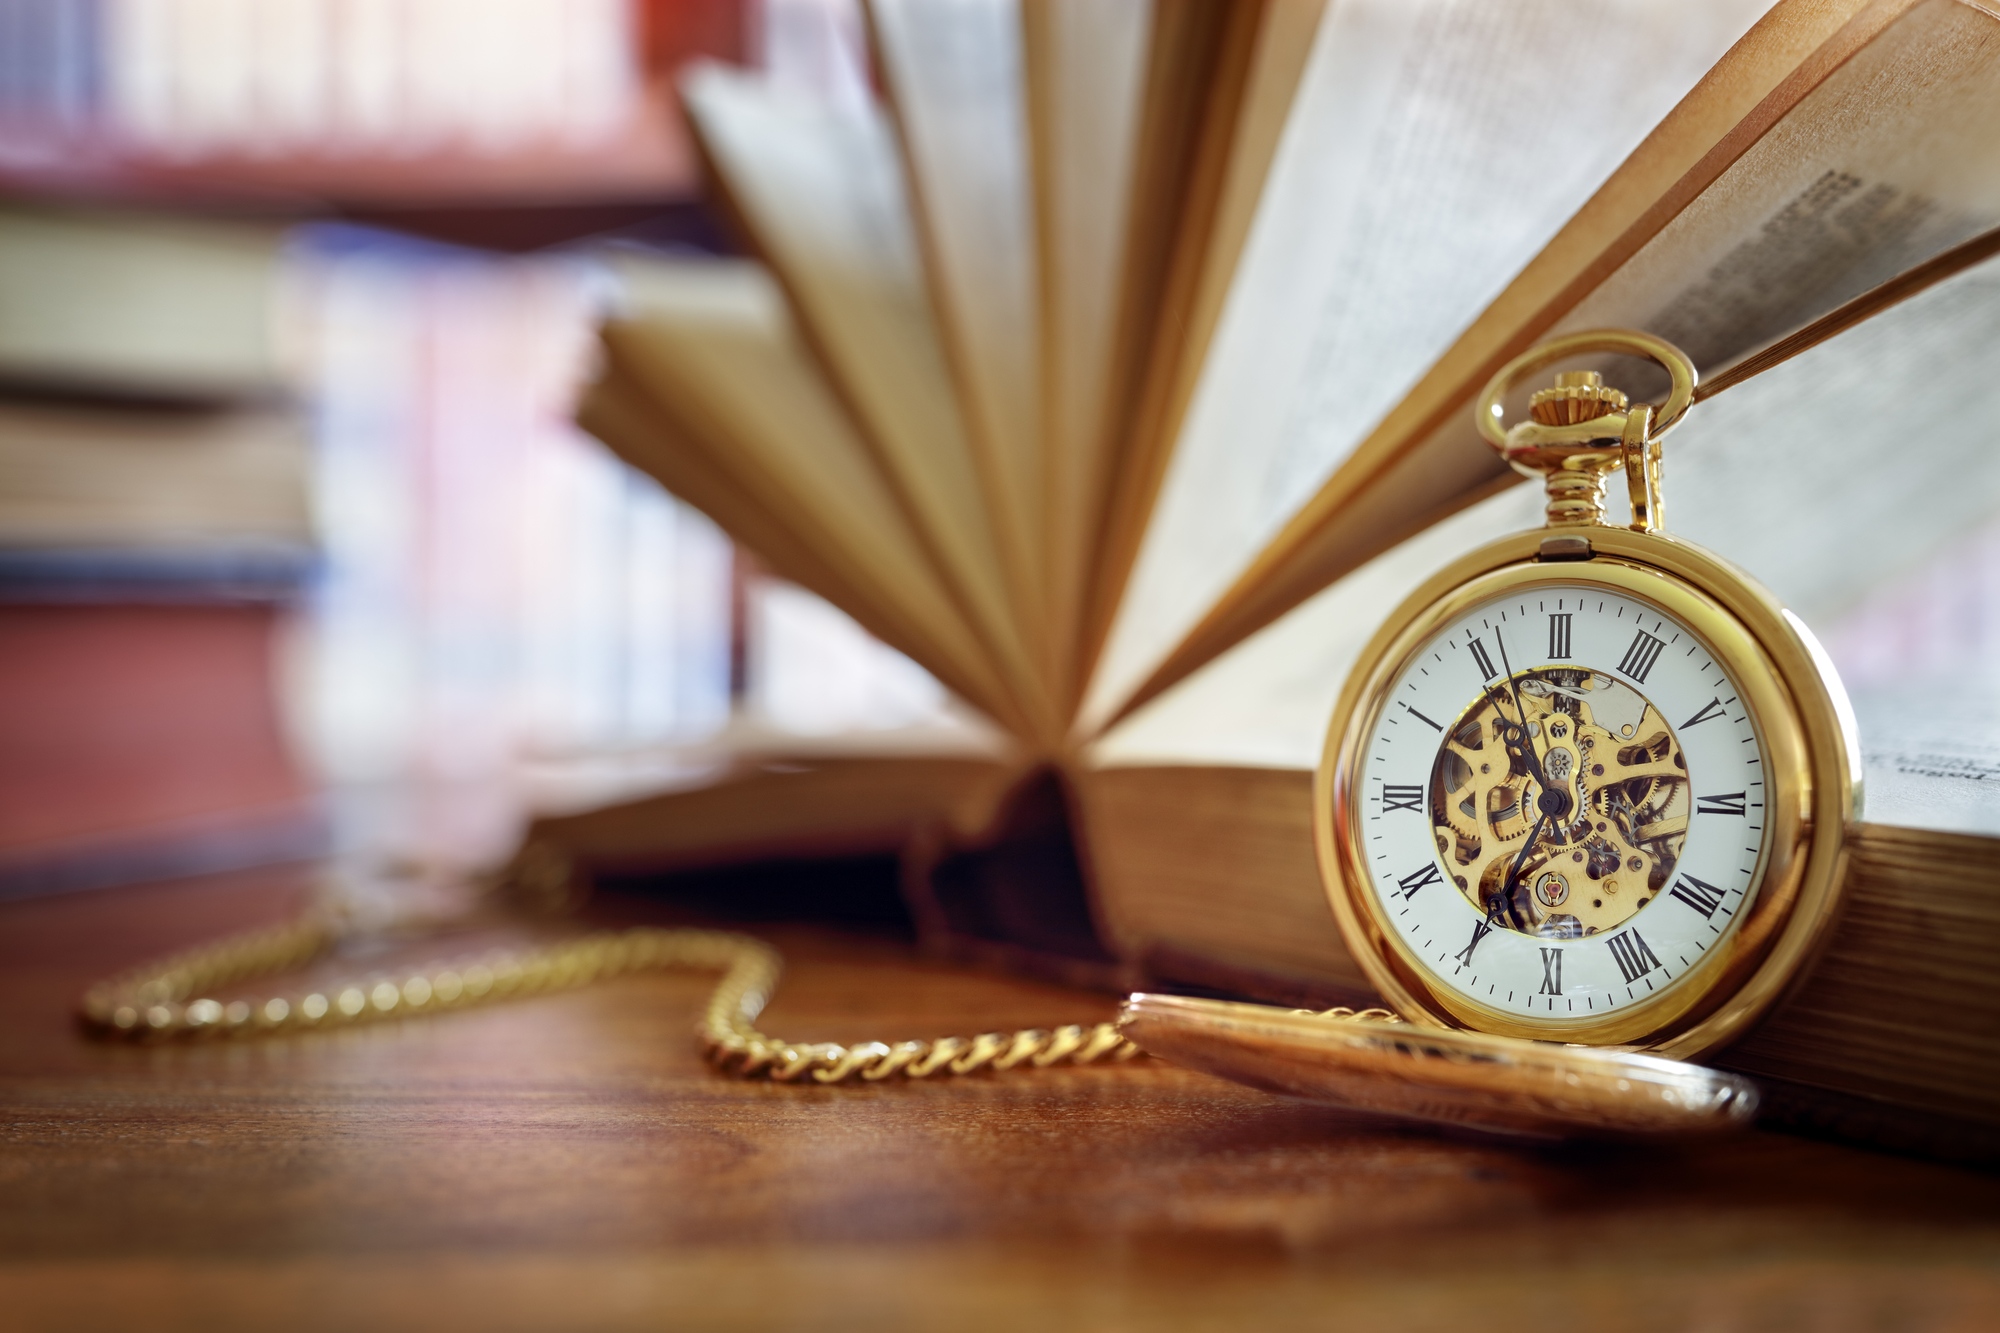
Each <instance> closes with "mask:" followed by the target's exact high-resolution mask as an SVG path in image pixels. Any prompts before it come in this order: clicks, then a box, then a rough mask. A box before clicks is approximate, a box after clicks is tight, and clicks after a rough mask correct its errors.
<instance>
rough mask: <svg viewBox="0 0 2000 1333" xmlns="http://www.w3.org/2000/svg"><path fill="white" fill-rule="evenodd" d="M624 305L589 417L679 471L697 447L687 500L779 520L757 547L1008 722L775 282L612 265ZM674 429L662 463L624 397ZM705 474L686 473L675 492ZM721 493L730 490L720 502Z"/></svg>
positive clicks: (746, 266) (741, 264) (746, 274)
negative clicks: (698, 462) (627, 418)
mask: <svg viewBox="0 0 2000 1333" xmlns="http://www.w3.org/2000/svg"><path fill="white" fill-rule="evenodd" d="M616 268H617V272H618V275H619V277H620V278H621V279H622V281H623V285H624V287H625V291H626V294H627V295H626V302H625V304H626V309H625V310H624V312H623V313H622V315H621V316H620V318H618V319H616V320H614V321H613V322H612V323H610V324H609V325H608V326H607V327H606V329H605V331H604V345H605V351H606V363H607V364H606V368H605V373H604V375H603V376H602V377H601V379H600V381H599V383H598V384H597V385H595V386H594V387H593V389H592V391H591V392H590V394H589V395H588V396H587V397H586V400H585V402H584V404H583V406H582V408H581V409H580V413H579V415H580V417H581V419H582V420H583V422H584V423H585V424H586V425H587V426H589V427H590V428H591V429H593V430H596V431H597V432H598V433H599V434H600V435H602V436H604V437H606V438H607V439H609V440H610V441H611V442H612V443H613V445H614V446H615V447H617V448H618V449H619V450H620V452H622V453H625V454H626V455H627V456H628V457H631V458H632V459H634V461H637V462H639V463H640V464H641V465H642V466H651V467H652V468H653V469H654V470H655V471H670V470H672V469H674V468H675V467H676V466H677V465H680V464H684V463H685V462H686V461H687V460H688V456H689V455H690V454H696V453H698V454H700V455H701V456H702V458H703V459H704V460H705V461H706V463H707V464H708V466H709V468H710V470H711V471H712V472H713V473H715V474H718V475H717V478H716V480H714V481H709V482H707V483H706V493H704V494H701V495H697V496H690V497H689V498H691V499H696V500H700V501H702V502H704V503H706V504H708V505H710V506H714V505H717V504H724V505H728V506H729V507H730V508H731V510H732V511H733V512H734V513H735V514H736V515H737V517H736V519H735V522H736V523H737V524H740V523H741V522H742V521H743V519H742V517H741V514H742V513H743V512H744V511H756V512H757V513H758V514H759V515H760V516H761V517H763V518H765V519H768V520H771V521H775V523H776V525H777V527H778V529H779V531H778V532H776V533H770V532H767V533H764V534H762V536H763V540H762V541H760V542H759V550H760V551H761V552H762V553H763V554H764V557H765V559H766V560H768V561H770V562H772V563H773V565H774V566H775V567H776V568H777V569H778V570H779V572H781V573H783V574H784V575H785V576H786V577H787V578H791V579H793V580H795V581H798V582H802V583H804V584H805V585H806V586H808V587H811V588H813V589H814V590H815V591H818V592H820V593H821V594H822V595H825V596H828V597H830V598H831V599H832V600H833V601H835V602H837V603H839V604H840V605H842V606H845V607H847V608H849V610H850V613H852V614H854V615H856V616H857V617H858V618H859V619H860V620H861V621H862V623H863V624H865V625H867V626H868V627H869V628H870V629H871V630H872V631H873V632H874V633H876V634H877V635H879V636H880V637H881V638H883V639H884V640H886V641H887V642H888V643H890V644H891V645H893V646H894V647H896V648H898V649H900V650H901V651H903V652H905V653H908V654H909V655H910V656H912V657H914V658H916V659H917V660H918V661H919V662H921V663H923V664H924V665H925V666H927V667H928V668H929V669H930V670H931V671H932V672H934V673H935V674H936V675H938V676H939V677H940V678H941V679H943V680H945V681H946V682H948V683H949V684H950V685H951V686H952V688H954V689H956V690H957V691H959V693H961V694H962V695H964V696H965V697H966V698H967V699H969V700H972V701H973V702H974V703H976V704H978V705H979V706H980V707H982V708H985V709H987V710H988V711H989V712H993V713H995V714H996V715H999V716H1006V715H1007V713H1008V708H1009V705H1008V700H1007V696H1006V690H1005V686H1004V683H1003V682H1001V681H1000V680H999V679H998V678H997V677H996V676H995V675H994V674H993V671H992V667H991V663H990V661H989V659H988V657H987V655H986V653H985V652H984V651H983V650H982V648H981V646H980V643H979V639H978V636H977V635H976V634H975V633H973V631H972V629H971V627H970V625H969V624H968V623H967V622H966V620H965V618H964V617H963V616H962V615H961V614H960V613H959V611H958V609H957V607H956V606H955V605H954V604H953V603H952V600H951V596H950V593H949V591H948V590H947V589H946V588H945V586H944V585H943V583H942V582H940V581H939V579H938V577H937V575H936V573H935V571H934V569H933V568H932V565H931V563H930V561H929V560H928V559H927V558H926V556H925V553H924V549H923V544H922V541H921V540H920V538H919V537H918V535H917V533H916V531H915V530H914V528H913V527H912V525H911V524H910V522H909V520H908V519H907V518H906V517H905V516H904V515H903V512H902V511H901V509H900V508H899V507H898V506H897V504H896V500H895V496H894V495H893V493H892V492H891V490H890V487H889V486H888V484H887V483H886V482H885V481H884V480H883V478H882V476H881V474H880V471H879V469H878V468H877V467H876V465H875V462H874V459H873V458H872V457H871V456H870V454H869V452H868V449H867V446H866V445H865V444H864V443H863V442H862V440H861V438H860V436H859V434H858V433H857V432H856V430H855V429H854V426H853V424H852V422H851V420H850V418H849V417H848V416H847V414H846V412H845V411H843V410H842V408H841V405H840V403H839V401H838V400H837V399H836V398H834V396H833V395H832V394H831V393H830V392H829V391H828V389H827V388H826V383H825V380H824V379H823V378H822V377H821V376H820V375H819V373H818V371H817V369H816V367H815V366H814V365H813V363H812V360H811V358H810V356H809V355H808V354H807V353H806V351H805V348H804V346H803V345H802V344H801V343H800V341H799V338H798V335H797V332H796V330H795V329H794V327H793V325H792V322H791V318H790V316H789V314H788V312H787V311H786V309H785V305H784V299H783V297H782V295H781V294H780V293H779V292H778V290H777V287H776V284H774V283H773V282H772V281H771V279H770V277H769V275H768V274H766V273H765V272H764V271H763V270H762V269H761V268H760V267H759V266H757V265H755V264H752V263H748V262H745V261H706V260H693V261H689V260H664V259H661V260H650V261H647V260H639V259H636V258H632V257H621V258H620V259H619V261H618V262H617V265H616ZM634 400H636V401H637V403H638V406H639V410H641V411H642V412H643V413H645V414H647V415H650V416H653V417H654V418H656V419H658V418H667V417H671V418H673V419H675V420H676V421H678V422H679V423H680V427H681V429H680V432H679V435H678V438H677V439H676V440H675V441H674V447H673V449H672V450H671V451H670V452H671V453H672V455H673V456H671V457H664V458H663V457H661V456H660V455H661V450H660V449H659V447H658V443H657V441H655V440H650V439H649V438H647V436H646V434H645V433H644V432H643V431H639V432H630V431H627V430H626V429H623V428H621V426H620V425H619V420H620V419H619V418H618V417H616V416H614V415H613V412H614V409H615V404H616V403H617V402H620V401H623V402H627V403H631V402H633V401H634ZM703 486H704V479H697V478H693V477H681V478H679V489H682V490H683V491H686V490H688V489H690V488H696V487H703ZM722 486H727V487H728V488H729V495H728V496H723V495H720V494H716V493H714V492H715V491H716V489H718V488H720V487H722Z"/></svg>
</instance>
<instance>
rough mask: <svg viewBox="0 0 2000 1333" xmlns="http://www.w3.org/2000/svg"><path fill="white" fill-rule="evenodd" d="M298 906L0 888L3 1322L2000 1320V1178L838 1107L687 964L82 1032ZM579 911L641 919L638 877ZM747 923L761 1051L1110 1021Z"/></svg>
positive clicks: (1910, 1166)
mask: <svg viewBox="0 0 2000 1333" xmlns="http://www.w3.org/2000/svg"><path fill="white" fill-rule="evenodd" d="M304 889H305V876H304V874H303V873H302V872H299V873H266V874H260V875H244V876H236V877H231V878H217V879H211V880H204V881H187V882H183V883H180V884H175V885H169V886H158V887H154V888H150V889H145V890H132V891H119V892H105V893H96V894H79V895H73V896H70V897H67V898H60V899H49V900H42V901H38V902H29V903H20V904H14V905H11V906H7V907H5V908H0V1005H4V1008H0V1012H4V1014H5V1015H6V1020H5V1023H4V1025H0V1125H4V1129H0V1310H4V1311H5V1312H6V1317H5V1319H4V1321H0V1322H4V1323H5V1324H6V1325H7V1326H9V1327H11V1328H58V1327H61V1328H76V1327H103V1326H130V1327H145V1328H148V1329H165V1328H200V1329H204V1330H214V1329H227V1328H267V1327H276V1326H284V1327H288V1328H304V1329H317V1328H342V1329H348V1328H361V1327H370V1326H373V1327H380V1328H401V1327H409V1326H417V1325H422V1326H426V1327H467V1326H473V1325H475V1324H478V1325H483V1326H485V1327H490V1328H498V1329H515V1328H520V1329H543V1328H641V1327H644V1328H658V1327H676V1328H685V1327H702V1328H766V1327H768V1328H804V1329H817V1328H843V1327H922V1328H939V1327H953V1328H965V1327H994V1328H1014V1327H1021V1326H1024V1325H1027V1324H1029V1323H1030V1322H1031V1321H1034V1322H1036V1323H1039V1324H1041V1325H1044V1326H1050V1327H1083V1328H1106V1329H1128V1328H1129V1329H1139V1328H1146V1329H1153V1328H1197V1329H1202V1328H1217V1329H1220V1328H1232V1329H1233V1328H1247V1327H1260V1326H1261V1327H1276V1328H1289V1327H1315V1328H1317V1327H1336V1326H1338V1327H1350V1328H1357V1329H1358V1328H1371V1329H1374V1328H1430V1327H1444V1326H1447V1325H1449V1326H1457V1327H1468V1328H1470V1327H1480V1328H1491V1327H1513V1326H1524V1327H1525V1326H1530V1325H1532V1326H1533V1327H1535V1328H1538V1329H1543V1330H1553V1329H1564V1328H1591V1327H1621V1328H1644V1329H1653V1328H1658V1329H1678V1328H1688V1327H1700V1328H1703V1329H1717V1330H1729V1329H1739V1328H1740V1329H1752V1328H1769V1327H1781V1326H1782V1327H1789V1328H1828V1329H1848V1328H1854V1329H1860V1328H1878V1327H1895V1328H1940V1329H1955V1328H1966V1329H1972V1328H1982V1327H1991V1326H1992V1324H1993V1321H1994V1320H1996V1319H2000V1182H1996V1181H1995V1180H1993V1179H1991V1178H1990V1177H1985V1176H1980V1175H1976V1174H1971V1173H1966V1172H1961V1171H1956V1170H1952V1169H1949V1168H1945V1167H1941V1166H1935V1165H1930V1164H1925V1163H1920V1162H1915V1161H1907V1160H1901V1159H1897V1158H1892V1157H1887V1156H1881V1155H1872V1154H1867V1153H1863V1152H1859V1151H1854V1150H1850V1149H1844V1148H1838V1147H1834V1146H1830V1145H1825V1144H1819V1143H1813V1142H1809V1141H1806V1140H1803V1139H1798V1138H1792V1137H1783V1136H1774V1135H1764V1134H1752V1135H1749V1136H1746V1137H1744V1138H1741V1139H1738V1140H1734V1141H1731V1142H1728V1143H1726V1144H1722V1145H1718V1146H1712V1147H1708V1148H1703V1149H1698V1150H1697V1149H1673V1148H1643V1149H1642V1148H1626V1147H1611V1146H1593V1147H1583V1148H1577V1147H1570V1148H1556V1147H1547V1146H1542V1147H1521V1146H1509V1145H1503V1144H1496V1143H1492V1142H1476V1141H1470V1140H1455V1139H1448V1138H1443V1137H1439V1136H1436V1135H1433V1134H1429V1133H1425V1132H1420V1131H1415V1130H1402V1129H1396V1128H1384V1127H1381V1126H1373V1125H1368V1124H1365V1123H1362V1122H1360V1121H1356V1120H1352V1119H1343V1118H1341V1117H1339V1116H1336V1115H1332V1114H1329V1113H1326V1112H1323V1111H1321V1110H1318V1109H1315V1108H1312V1107H1308V1106H1304V1105H1300V1104H1295V1103H1288V1102H1284V1101H1280V1100H1277V1099H1274V1098H1269V1097H1265V1096H1262V1095H1260V1094H1257V1093H1253V1092H1249V1091H1246V1090H1242V1089H1238V1088H1235V1087H1232V1086H1229V1085H1225V1084H1222V1083H1218V1082H1215V1081H1212V1080H1209V1079H1206V1078H1203V1077H1201V1076H1199V1075H1195V1074H1191V1073H1187V1072H1183V1071H1179V1070H1174V1069H1171V1068H1168V1067H1165V1066H1162V1065H1157V1064H1152V1065H1142V1066H1128V1067H1124V1068H1119V1069H1109V1070H1096V1069H1086V1070H1070V1071H1062V1072H1049V1073H1043V1074H1036V1075H1032V1076H1026V1077H1015V1078H1005V1077H989V1078H978V1079H972V1080H967V1081H964V1082H960V1083H952V1084H918V1085H891V1086H881V1087H864V1088H859V1089H838V1090H835V1089H826V1088H792V1087H782V1086H773V1085H770V1084H763V1083H739V1082H732V1081H728V1080H724V1079H721V1078H718V1077H716V1076H714V1075H712V1074H711V1073H709V1072H708V1071H707V1070H706V1069H705V1068H704V1067H703V1066H702V1065H701V1064H700V1063H699V1062H698V1061H697V1059H696V1058H695V1056H694V1054H693V1051H692V1048H691V1043H690V1040H689V1030H690V1026H691V1023H692V1020H693V1015H694V1011H695V1007H696V1005H697V1003H698V1001H699V999H700V997H701V996H702V995H703V993H704V990H705V987H706V981H705V980H704V979H703V978H700V977H694V976H689V977H656V978H634V979H628V980H624V981H619V982H615V983H610V984H606V985H602V986H599V987H595V988H592V989H589V990H585V991H579V992H574V993H570V994H566V995H560V996H554V997H548V998H543V999H537V1000H529V1001H522V1002H519V1003H515V1004H509V1005H503V1006H498V1007H495V1008H493V1009H489V1010H484V1011H468V1012H464V1013H460V1014H453V1015H448V1016H444V1017H440V1018H434V1019H414V1020H410V1021H408V1022H404V1023H389V1024H383V1025H379V1026H374V1027H368V1028H361V1029H355V1030H351V1031H347V1032H341V1033H329V1034H311V1035H304V1036H300V1037H296V1038H288V1039H280V1040H270V1041H263V1042H257V1041H244V1042H237V1043H224V1042H217V1043H212V1044H207V1045H194V1046H183V1047H125V1046H107V1045H98V1044H93V1043H91V1042H88V1041H86V1040H84V1039H82V1038H81V1037H79V1036H78V1035H77V1033H76V1031H75V1029H74V1028H73V1027H72V1025H71V1022H70V1019H69V1015H68V1006H69V1004H70V1003H71V1000H72V997H73V996H74V994H75V993H76V992H77V990H78V989H79V988H80V987H81V986H82V985H83V984H84V982H85V981H86V980H87V979H89V978H91V977H93V976H95V975H96V974H98V973H99V972H101V971H104V970H107V969H110V968H115V967H119V966H123V965H126V964H129V963H132V962H134V961H137V960H138V959H140V958H142V957H145V956H147V955H149V954H151V953H153V952H155V951H157V950H159V949H162V948H166V947H172V946H175V945H179V944H185V943H190V942H193V941H195V940H197V939H200V938H203V937H205V936H207V935H209V934H212V933H214V932H215V931H217V930H219V929H224V928H230V927H235V926H240V925H243V924H246V923H247V922H249V921H251V920H254V919H257V918H270V919H275V918H277V917H280V916H282V915H284V914H285V913H287V912H288V911H290V910H291V909H292V908H293V907H294V905H295V904H296V903H297V901H298V900H299V898H300V896H301V895H302V893H303V892H304ZM592 915H593V916H594V917H596V918H597V922H596V923H597V924H602V923H605V922H624V921H636V920H661V919H665V918H664V914H663V913H662V912H660V911H659V910H658V909H656V908H653V907H650V906H648V905H646V904H640V903H633V902H604V903H600V904H598V905H597V906H596V907H595V908H594V909H593V913H592ZM562 928H563V929H572V928H574V926H573V925H571V926H564V927H562ZM548 929H551V930H553V929H556V927H549V928H548ZM774 938H776V939H777V941H778V942H779V943H780V944H781V945H782V947H783V948H784V949H785V950H786V952H787V954H788V956H789V957H790V958H791V959H792V961H793V964H794V970H793V973H792V975H791V977H790V978H789V979H788V981H787V982H786V984H785V986H784V987H783V989H782V990H781V992H780V994H779V998H778V1001H777V1003H776V1004H775V1005H774V1006H773V1008H772V1010H771V1012H770V1013H769V1015H768V1019H769V1022H768V1024H767V1027H768V1029H769V1030H771V1031H774V1032H778V1033H781V1034H783V1035H786V1036H789V1037H794V1038H834V1039H852V1038H858V1037H864V1036H878V1035H879V1036H883V1037H898V1036H904V1035H910V1036H919V1035H938V1034H941V1033H945V1032H952V1031H958V1032H972V1031H976V1030H980V1029H985V1028H999V1027H1012V1026H1016V1025H1022V1024H1048V1023H1054V1022H1058V1021H1064V1020H1071V1019H1084V1020H1087V1019H1092V1018H1096V1017H1101V1016H1107V1015H1108V1014H1109V1013H1110V1012H1111V1009H1112V1003H1111V1001H1110V1000H1109V999H1108V998H1106V997H1104V996H1097V995H1089V994H1080V993H1072V992H1065V991H1061V990H1056V989H1053V988H1049V987H1045V986H1039V985H1032V984H1028V983H1024V982H1019V981H1015V980H1011V979H1007V978H1001V977H995V976H988V975H978V974H972V973H966V972H959V971H954V970H950V969H946V968H943V967H940V966H937V965H934V964H930V963H926V962H924V961H922V960H919V959H916V958H914V957H912V956H910V955H909V954H907V953H906V952H904V951H901V950H900V949H898V948H897V947H895V946H892V945H889V944H886V943H882V942H878V941H871V940H867V939H859V938H843V937H837V936H833V935H829V934H816V933H812V932H809V931H806V930H803V929H788V930H786V931H783V932H779V933H777V934H776V935H775V936H774ZM442 948H443V946H432V947H431V948H430V949H429V950H427V951H426V950H421V949H420V950H416V951H412V952H409V954H408V957H409V958H410V960H411V961H413V962H414V961H417V959H418V958H419V956H420V955H421V954H425V953H436V952H438V951H439V950H440V949H442ZM377 961H381V962H382V964H383V965H384V966H387V965H389V963H390V962H393V961H394V960H393V959H386V960H377ZM353 966H354V965H353V964H352V963H350V964H349V968H350V969H351V968H352V967H353Z"/></svg>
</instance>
